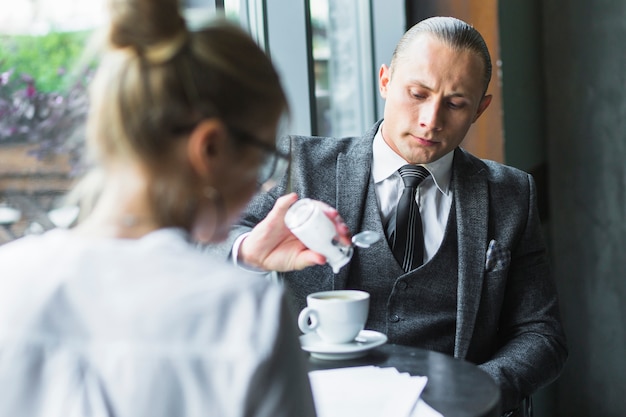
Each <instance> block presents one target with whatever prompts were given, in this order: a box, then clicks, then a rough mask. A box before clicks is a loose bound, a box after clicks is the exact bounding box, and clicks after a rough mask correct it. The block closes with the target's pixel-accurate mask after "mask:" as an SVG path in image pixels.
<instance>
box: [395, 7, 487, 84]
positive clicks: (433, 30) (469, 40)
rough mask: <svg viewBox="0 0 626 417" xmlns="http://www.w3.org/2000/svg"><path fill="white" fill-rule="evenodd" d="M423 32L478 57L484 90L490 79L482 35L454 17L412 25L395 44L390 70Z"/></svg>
mask: <svg viewBox="0 0 626 417" xmlns="http://www.w3.org/2000/svg"><path fill="white" fill-rule="evenodd" d="M423 34H428V35H431V36H433V37H435V38H436V39H438V40H440V41H442V42H444V43H446V44H447V45H449V46H450V47H452V48H454V49H458V50H468V51H471V52H474V53H475V54H476V55H478V56H479V57H480V59H481V60H482V61H483V64H484V72H483V81H484V84H485V88H484V92H483V94H484V93H485V92H486V91H487V87H489V81H490V80H491V71H492V65H491V57H490V55H489V49H488V48H487V44H486V43H485V40H484V39H483V37H482V35H481V34H480V33H479V32H478V31H477V30H476V29H475V28H474V27H472V26H471V25H469V24H468V23H466V22H464V21H462V20H459V19H456V18H454V17H442V16H437V17H431V18H428V19H425V20H422V21H421V22H418V23H416V24H415V25H413V26H412V27H411V28H410V29H409V30H408V31H407V32H406V33H405V34H404V36H402V39H400V41H399V42H398V44H397V45H396V49H395V50H394V51H393V56H392V58H391V65H390V68H391V71H392V73H393V69H394V65H395V64H396V63H397V61H398V60H399V59H402V57H403V56H404V54H406V53H407V50H408V49H409V47H410V45H411V44H412V43H413V41H414V40H415V39H416V38H417V37H418V36H419V35H423Z"/></svg>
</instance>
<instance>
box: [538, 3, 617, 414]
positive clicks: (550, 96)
mask: <svg viewBox="0 0 626 417" xmlns="http://www.w3.org/2000/svg"><path fill="white" fill-rule="evenodd" d="M542 14H543V20H542V21H543V44H544V47H543V53H544V55H543V59H544V62H545V81H546V83H545V85H546V93H547V96H546V97H547V100H546V105H545V110H546V121H547V135H546V139H547V145H548V146H547V159H548V177H549V186H550V212H551V215H550V226H551V239H552V251H553V259H554V272H555V276H556V278H557V283H558V286H559V290H560V293H561V300H562V302H561V304H562V311H563V318H564V322H565V327H566V331H567V335H568V339H569V346H570V357H569V360H568V362H567V364H566V368H565V370H564V373H563V375H562V376H561V378H560V379H559V380H558V381H557V384H556V389H557V394H556V398H557V406H558V411H559V413H558V415H560V416H568V417H577V416H581V417H582V416H585V417H586V416H600V417H613V416H614V417H618V416H620V417H623V416H626V2H625V1H618V0H612V1H611V0H594V1H593V2H592V1H588V0H587V1H585V0H544V1H543V2H542Z"/></svg>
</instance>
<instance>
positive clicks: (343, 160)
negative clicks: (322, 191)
mask: <svg viewBox="0 0 626 417" xmlns="http://www.w3.org/2000/svg"><path fill="white" fill-rule="evenodd" d="M379 125H380V122H379V123H376V124H375V125H374V126H373V127H372V128H371V129H370V130H369V131H368V132H367V133H366V134H365V135H363V136H362V137H361V138H355V139H354V140H353V141H352V142H351V145H350V146H349V147H348V148H347V149H346V151H345V152H341V153H339V154H338V155H337V165H336V195H337V198H336V205H335V208H336V209H337V210H338V211H339V213H340V214H341V216H342V217H343V219H344V221H345V222H346V224H347V225H348V227H349V228H350V231H351V232H352V233H358V232H359V230H358V228H359V227H360V225H361V223H362V219H363V207H365V200H366V198H367V190H368V186H369V182H370V176H371V167H372V142H373V140H374V135H376V132H377V131H378V126H379ZM349 267H350V265H348V266H347V267H344V268H342V270H341V271H340V272H339V274H337V275H336V276H335V288H345V286H346V284H347V279H348V271H349Z"/></svg>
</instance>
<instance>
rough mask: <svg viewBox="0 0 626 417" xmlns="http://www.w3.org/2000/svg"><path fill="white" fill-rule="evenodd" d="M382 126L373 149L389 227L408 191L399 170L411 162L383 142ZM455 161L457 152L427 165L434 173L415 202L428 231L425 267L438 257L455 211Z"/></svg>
mask: <svg viewBox="0 0 626 417" xmlns="http://www.w3.org/2000/svg"><path fill="white" fill-rule="evenodd" d="M383 123H384V122H383ZM382 126H383V124H381V125H380V127H379V129H378V132H377V133H376V136H374V143H373V145H372V146H373V150H374V157H373V161H372V175H373V178H374V183H375V187H376V198H377V199H378V207H379V208H380V211H381V213H380V215H381V219H382V221H383V225H386V224H387V222H388V221H389V218H390V216H391V214H392V213H393V212H394V210H395V207H396V206H397V205H398V202H399V201H400V197H401V196H402V191H403V190H404V182H403V181H402V177H400V174H399V173H398V169H399V168H400V167H401V166H403V165H406V164H407V162H406V161H405V160H404V159H403V158H402V157H401V156H400V155H398V154H397V153H395V152H394V151H393V150H392V149H391V148H390V147H389V145H387V143H386V142H385V140H384V139H383V135H382ZM453 158H454V152H450V153H448V154H446V155H444V156H443V157H441V158H440V159H438V160H437V161H435V162H432V163H430V164H425V165H423V166H424V167H425V168H426V169H427V170H428V172H430V176H428V177H427V178H426V179H425V180H424V181H422V183H421V184H420V185H419V187H418V188H417V193H416V196H415V199H416V201H417V204H418V206H419V208H420V214H421V216H422V226H423V230H424V263H426V262H428V261H429V260H430V259H431V258H432V257H433V256H434V255H435V253H436V252H437V250H438V249H439V246H441V242H442V241H443V235H444V233H445V231H446V225H447V222H448V216H449V214H450V207H452V191H451V190H450V178H451V176H452V159H453Z"/></svg>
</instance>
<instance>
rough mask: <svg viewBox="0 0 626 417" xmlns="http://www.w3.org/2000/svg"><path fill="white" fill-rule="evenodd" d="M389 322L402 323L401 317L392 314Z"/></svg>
mask: <svg viewBox="0 0 626 417" xmlns="http://www.w3.org/2000/svg"><path fill="white" fill-rule="evenodd" d="M389 321H390V322H392V323H397V322H399V321H400V317H398V315H397V314H392V315H391V316H390V317H389Z"/></svg>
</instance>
